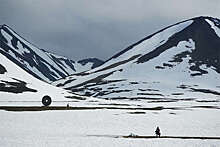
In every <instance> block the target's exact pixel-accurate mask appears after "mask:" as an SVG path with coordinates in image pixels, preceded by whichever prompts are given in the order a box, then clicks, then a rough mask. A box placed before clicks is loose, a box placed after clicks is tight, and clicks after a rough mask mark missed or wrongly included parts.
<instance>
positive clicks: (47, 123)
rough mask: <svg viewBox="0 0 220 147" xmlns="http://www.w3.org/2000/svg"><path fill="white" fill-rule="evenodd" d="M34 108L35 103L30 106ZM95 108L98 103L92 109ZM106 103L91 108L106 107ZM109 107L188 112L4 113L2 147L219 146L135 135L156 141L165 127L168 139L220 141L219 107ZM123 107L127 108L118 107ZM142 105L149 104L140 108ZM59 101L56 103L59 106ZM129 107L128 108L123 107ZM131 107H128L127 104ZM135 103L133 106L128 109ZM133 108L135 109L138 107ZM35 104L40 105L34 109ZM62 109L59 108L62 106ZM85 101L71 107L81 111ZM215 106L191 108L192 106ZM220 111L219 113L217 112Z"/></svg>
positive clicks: (177, 104)
mask: <svg viewBox="0 0 220 147" xmlns="http://www.w3.org/2000/svg"><path fill="white" fill-rule="evenodd" d="M13 103H14V104H15V103H17V102H13ZM29 103H31V102H29ZM91 103H92V104H91ZM102 103H105V105H106V103H107V102H105V101H100V102H98V101H94V102H91V101H90V103H89V102H88V101H83V105H85V106H87V107H92V106H93V107H101V106H103V105H100V104H102ZM108 103H109V104H108V105H106V107H110V106H111V107H112V106H115V107H121V108H135V107H137V108H146V107H148V108H150V107H156V106H164V107H168V106H169V107H175V108H183V107H185V109H163V110H142V109H137V110H134V109H124V110H122V109H91V110H86V109H85V110H59V111H58V110H55V111H41V112H40V111H38V112H32V111H27V112H11V111H4V110H0V117H1V119H0V124H1V125H0V145H1V146H4V147H10V146H13V147H14V146H19V147H20V146H22V147H25V146H28V147H29V146H36V147H39V146H47V147H48V146H49V147H50V146H51V147H54V146H59V147H60V146H65V147H66V146H74V147H133V146H137V147H177V146H178V147H191V146H192V147H218V146H220V140H200V139H198V140H196V139H161V138H160V139H158V138H152V139H135V138H133V139H131V138H122V137H120V136H126V135H129V134H130V133H133V134H136V135H144V136H148V135H149V136H152V135H154V130H155V128H156V126H160V128H161V132H162V135H164V136H192V137H195V136H203V137H204V136H209V137H217V136H220V117H219V112H220V109H218V106H219V102H201V101H199V102H198V101H195V100H192V101H178V102H166V103H163V102H155V103H153V102H152V101H148V102H147V101H145V103H143V101H142V102H138V101H137V102H135V101H121V102H120V101H108ZM115 103H120V104H121V105H115ZM139 103H142V104H145V105H142V106H139ZM55 104H56V102H55V103H54V105H55ZM123 104H124V105H123ZM126 104H127V105H126ZM128 104H129V105H128ZM132 104H133V105H132ZM33 105H35V104H33ZM56 105H59V104H58V103H57V104H56ZM77 105H79V102H78V103H77V102H75V103H74V102H70V106H74V107H75V106H77ZM201 105H203V106H212V107H203V108H201V107H194V108H192V107H189V106H201ZM215 107H216V108H215Z"/></svg>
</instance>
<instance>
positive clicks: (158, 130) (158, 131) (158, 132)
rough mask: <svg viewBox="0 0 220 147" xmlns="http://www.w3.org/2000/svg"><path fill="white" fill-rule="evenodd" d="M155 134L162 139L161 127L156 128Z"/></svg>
mask: <svg viewBox="0 0 220 147" xmlns="http://www.w3.org/2000/svg"><path fill="white" fill-rule="evenodd" d="M155 134H156V137H160V134H161V133H160V128H159V127H157V128H156V131H155Z"/></svg>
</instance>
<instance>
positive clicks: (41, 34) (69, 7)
mask: <svg viewBox="0 0 220 147" xmlns="http://www.w3.org/2000/svg"><path fill="white" fill-rule="evenodd" d="M201 15H205V16H207V15H208V16H212V17H217V18H220V0H181V1H180V0H0V24H7V25H9V26H10V27H11V28H13V29H14V30H15V31H16V32H17V33H18V34H20V35H21V36H23V37H24V38H25V39H27V40H28V41H30V42H31V43H33V44H35V45H36V46H38V47H40V48H43V49H45V50H48V51H50V52H53V53H56V54H58V55H63V56H66V57H68V58H71V59H73V60H79V59H84V58H88V57H98V58H100V59H103V60H106V59H108V58H110V57H111V56H113V55H114V54H115V53H117V52H119V51H121V50H123V49H124V48H126V47H127V46H129V45H131V44H133V43H135V42H136V41H138V40H140V39H142V38H144V37H146V36H148V35H150V34H151V33H154V32H156V31H158V30H160V29H162V28H164V27H166V26H168V25H171V24H174V23H176V22H179V21H182V20H185V19H189V18H192V17H196V16H201Z"/></svg>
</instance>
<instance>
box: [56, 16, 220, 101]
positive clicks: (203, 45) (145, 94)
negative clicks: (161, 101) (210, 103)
mask: <svg viewBox="0 0 220 147" xmlns="http://www.w3.org/2000/svg"><path fill="white" fill-rule="evenodd" d="M53 84H54V85H56V86H58V87H62V88H65V89H69V90H72V91H74V92H77V93H79V94H82V95H89V96H95V97H100V98H109V99H117V98H118V99H122V98H126V99H127V98H129V99H145V98H174V99H175V98H181V99H183V98H190V99H191V98H198V97H200V98H216V97H219V95H220V20H219V19H216V18H212V17H196V18H192V19H189V20H185V21H182V22H179V23H176V24H174V25H171V26H168V27H166V28H164V29H162V30H160V31H158V32H156V33H154V34H152V35H150V36H147V37H145V38H144V39H142V40H140V41H138V42H136V43H134V44H133V45H131V46H129V47H128V48H126V49H124V50H122V51H121V52H119V53H117V54H116V55H114V56H113V57H112V58H110V59H109V60H107V61H106V62H105V63H104V64H103V65H101V66H99V67H97V68H95V69H93V70H90V71H86V72H82V73H78V74H74V75H72V76H69V77H66V78H65V79H62V80H58V81H56V82H54V83H53Z"/></svg>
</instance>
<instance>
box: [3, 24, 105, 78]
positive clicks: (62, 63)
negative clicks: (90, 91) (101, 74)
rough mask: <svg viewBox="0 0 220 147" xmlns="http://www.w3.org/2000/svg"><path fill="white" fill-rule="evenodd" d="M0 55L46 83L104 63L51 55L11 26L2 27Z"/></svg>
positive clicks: (96, 60) (97, 60) (93, 59)
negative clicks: (76, 60) (77, 60)
mask: <svg viewBox="0 0 220 147" xmlns="http://www.w3.org/2000/svg"><path fill="white" fill-rule="evenodd" d="M0 48H1V50H0V53H1V54H3V55H4V56H6V57H7V58H8V59H10V60H11V61H13V62H14V63H15V64H17V65H18V66H20V67H21V68H22V69H24V70H25V71H27V72H28V73H30V74H32V75H33V76H34V77H36V78H38V79H41V80H44V81H46V82H51V81H55V80H57V79H60V78H64V77H66V76H69V75H71V74H74V73H77V72H82V71H86V70H89V69H93V68H95V67H97V66H99V65H101V64H102V63H103V61H101V60H99V59H96V58H91V59H85V60H81V61H79V62H75V61H72V60H70V59H67V58H65V57H62V56H58V55H55V54H52V53H49V52H47V51H45V50H43V49H39V48H38V47H36V46H34V45H33V44H31V43H29V42H28V41H26V40H25V39H23V38H22V37H21V36H19V35H18V34H17V33H16V32H15V31H13V30H12V29H11V28H10V27H9V26H7V25H2V26H0Z"/></svg>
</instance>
